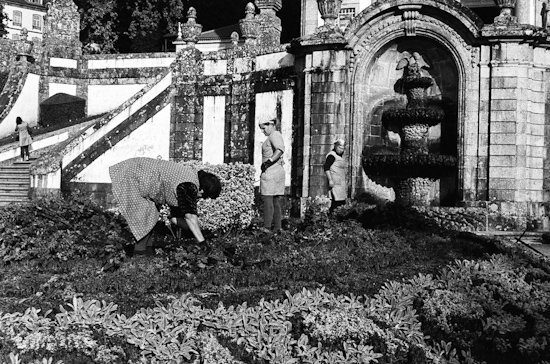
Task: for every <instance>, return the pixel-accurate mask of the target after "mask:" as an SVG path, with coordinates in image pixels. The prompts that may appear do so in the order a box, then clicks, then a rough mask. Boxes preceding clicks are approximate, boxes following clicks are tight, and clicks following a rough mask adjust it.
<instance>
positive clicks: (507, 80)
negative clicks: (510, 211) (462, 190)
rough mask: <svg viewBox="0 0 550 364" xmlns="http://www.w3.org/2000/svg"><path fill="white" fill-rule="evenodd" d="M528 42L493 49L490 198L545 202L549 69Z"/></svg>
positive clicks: (496, 46) (506, 44)
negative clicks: (537, 63) (539, 64)
mask: <svg viewBox="0 0 550 364" xmlns="http://www.w3.org/2000/svg"><path fill="white" fill-rule="evenodd" d="M533 63H534V51H533V49H532V48H531V46H530V45H529V44H525V43H524V44H520V43H516V42H502V43H500V44H496V45H495V46H493V55H492V61H491V64H492V71H491V103H490V107H491V112H490V124H489V125H490V126H489V128H490V129H489V130H490V136H489V138H490V139H489V199H491V200H492V199H496V200H500V201H514V202H516V203H517V202H519V203H521V202H528V203H537V202H539V203H540V202H543V188H542V187H543V163H544V162H543V161H544V158H545V151H544V122H545V100H546V98H545V95H544V92H543V91H544V70H543V69H542V68H540V69H539V68H537V67H536V66H532V65H533Z"/></svg>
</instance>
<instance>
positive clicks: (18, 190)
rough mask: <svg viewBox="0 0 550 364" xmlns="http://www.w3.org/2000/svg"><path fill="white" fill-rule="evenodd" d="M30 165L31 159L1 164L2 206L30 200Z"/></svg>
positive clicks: (0, 191)
mask: <svg viewBox="0 0 550 364" xmlns="http://www.w3.org/2000/svg"><path fill="white" fill-rule="evenodd" d="M29 167H30V162H29V161H17V162H14V163H13V164H12V165H3V166H0V206H6V205H11V204H14V203H28V202H29V201H30V200H29V187H30V178H29Z"/></svg>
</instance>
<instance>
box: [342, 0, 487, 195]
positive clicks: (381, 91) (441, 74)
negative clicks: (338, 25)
mask: <svg viewBox="0 0 550 364" xmlns="http://www.w3.org/2000/svg"><path fill="white" fill-rule="evenodd" d="M481 26H482V24H481V23H480V21H479V19H477V17H476V16H475V15H474V14H472V13H471V12H470V10H469V9H467V8H464V7H462V6H460V4H458V3H457V4H454V5H452V6H451V5H449V3H447V2H442V1H436V0H427V1H418V2H411V1H403V0H402V1H392V2H391V3H384V4H381V3H376V4H374V5H373V6H371V7H369V8H367V9H365V11H363V12H362V13H361V14H360V15H359V16H357V17H356V18H355V19H354V21H353V22H352V23H351V24H350V25H349V27H348V28H347V30H346V33H345V37H346V39H348V40H349V44H348V46H349V47H350V49H351V57H350V68H349V69H350V72H349V79H348V82H349V85H350V123H351V137H352V139H353V140H352V147H351V148H352V150H351V155H352V161H351V165H352V166H353V167H352V176H353V179H352V188H353V189H354V191H355V193H358V192H360V189H361V186H362V184H363V181H362V167H361V159H362V155H363V152H364V149H365V147H366V146H367V145H368V144H369V143H371V144H372V143H374V144H376V143H377V141H376V140H373V138H374V136H376V133H377V132H378V135H380V131H379V130H377V129H379V126H378V125H376V123H374V124H373V123H372V121H373V120H374V121H376V120H379V119H380V116H381V115H380V105H383V104H384V103H385V102H387V101H390V100H397V101H399V97H402V96H400V95H399V93H398V92H397V91H396V90H394V89H393V87H392V86H393V84H394V83H395V81H396V80H397V78H399V75H400V72H399V71H396V70H395V65H397V61H398V60H399V59H398V57H400V53H402V52H404V51H412V50H415V51H418V52H420V53H424V54H426V55H431V58H434V59H433V60H432V61H434V60H435V62H436V63H437V67H436V69H435V71H436V73H437V74H435V75H434V76H435V77H434V79H436V84H437V85H438V86H439V87H438V89H436V93H437V92H439V93H440V95H442V96H444V97H450V98H451V99H452V100H451V102H452V103H455V105H454V106H453V110H454V112H455V115H453V118H454V119H455V123H456V124H455V125H456V130H454V131H453V132H452V133H451V134H454V139H455V143H456V144H455V145H456V151H455V154H456V156H457V158H458V171H457V172H458V185H457V186H456V187H455V189H456V193H455V199H456V200H462V199H463V198H464V190H469V189H472V186H473V185H475V183H476V176H475V173H472V171H474V170H476V169H477V163H478V158H477V157H476V153H477V152H476V150H477V144H478V136H477V131H476V130H475V128H476V125H477V124H478V112H477V108H476V107H475V105H477V101H478V95H479V94H478V93H477V92H469V91H470V90H474V89H476V88H478V82H477V80H478V77H479V69H478V67H477V65H478V63H479V49H478V48H477V47H476V45H475V41H476V38H477V36H478V34H479V31H480V27H481ZM392 54H393V59H392ZM394 62H395V63H394ZM392 63H393V69H392V66H391V64H392ZM377 74H381V75H380V76H378V78H382V79H383V81H381V82H378V84H376V82H373V80H374V79H375V78H376V77H375V76H377ZM449 85H450V86H449ZM366 130H367V132H366V133H365V131H366ZM369 135H370V136H372V137H373V138H370V140H369V138H365V136H369Z"/></svg>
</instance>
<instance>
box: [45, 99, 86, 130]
mask: <svg viewBox="0 0 550 364" xmlns="http://www.w3.org/2000/svg"><path fill="white" fill-rule="evenodd" d="M85 116H86V100H84V99H82V98H80V97H76V96H73V95H68V94H65V93H57V94H55V95H53V96H52V97H50V98H48V99H46V100H44V101H43V102H41V103H40V118H39V122H38V125H39V126H40V127H41V128H47V127H51V126H56V125H58V124H69V125H70V124H71V122H72V121H74V122H76V121H77V120H79V119H82V118H84V117H85Z"/></svg>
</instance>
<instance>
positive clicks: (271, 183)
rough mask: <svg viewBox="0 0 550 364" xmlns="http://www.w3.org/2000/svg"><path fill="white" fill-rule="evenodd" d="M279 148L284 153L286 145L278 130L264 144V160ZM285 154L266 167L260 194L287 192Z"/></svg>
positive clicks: (273, 194)
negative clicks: (284, 165)
mask: <svg viewBox="0 0 550 364" xmlns="http://www.w3.org/2000/svg"><path fill="white" fill-rule="evenodd" d="M277 149H279V150H281V151H282V152H283V153H284V151H285V146H284V144H283V136H282V135H281V133H280V132H278V131H277V130H275V131H273V133H271V134H270V135H269V136H268V137H267V139H266V141H265V142H263V144H262V162H265V161H267V160H268V159H269V158H271V157H272V156H273V154H274V153H275V151H276V150H277ZM283 164H284V162H283V156H282V155H281V157H279V159H278V160H277V162H275V164H273V165H272V166H271V167H269V168H268V169H266V171H265V172H263V173H262V174H261V176H260V194H261V195H263V196H281V195H284V194H285V169H284V168H283Z"/></svg>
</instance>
